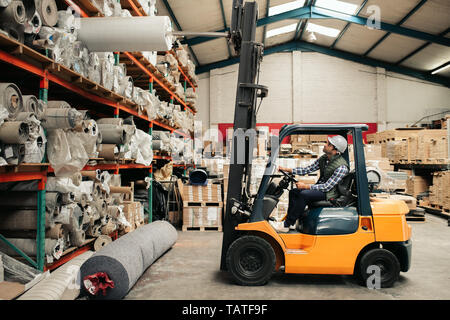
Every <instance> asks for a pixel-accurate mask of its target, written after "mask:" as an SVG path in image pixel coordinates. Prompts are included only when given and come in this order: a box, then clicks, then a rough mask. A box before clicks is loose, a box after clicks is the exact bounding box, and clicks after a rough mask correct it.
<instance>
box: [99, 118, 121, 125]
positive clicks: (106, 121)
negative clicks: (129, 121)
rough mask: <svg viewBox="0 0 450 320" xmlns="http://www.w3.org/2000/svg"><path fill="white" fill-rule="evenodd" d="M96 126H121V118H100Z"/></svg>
mask: <svg viewBox="0 0 450 320" xmlns="http://www.w3.org/2000/svg"><path fill="white" fill-rule="evenodd" d="M97 124H99V125H100V124H102V125H103V124H113V125H116V126H123V119H122V118H101V119H98V120H97Z"/></svg>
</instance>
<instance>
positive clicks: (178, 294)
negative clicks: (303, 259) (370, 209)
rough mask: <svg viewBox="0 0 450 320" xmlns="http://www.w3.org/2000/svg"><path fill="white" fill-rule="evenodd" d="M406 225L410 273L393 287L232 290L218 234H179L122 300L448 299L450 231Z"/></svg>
mask: <svg viewBox="0 0 450 320" xmlns="http://www.w3.org/2000/svg"><path fill="white" fill-rule="evenodd" d="M426 220H427V221H426V222H425V223H423V222H422V223H419V222H411V225H412V228H413V255H412V265H411V269H410V270H409V271H408V272H407V273H401V274H400V279H399V281H398V282H397V283H396V285H395V286H394V287H393V288H388V289H379V290H369V289H367V288H365V287H361V286H359V285H358V284H357V283H356V281H355V280H354V279H353V277H350V276H327V275H325V276H324V275H292V274H283V273H276V274H274V275H273V277H272V278H271V280H270V281H269V283H268V284H267V285H265V286H262V287H257V290H256V289H255V287H243V286H237V285H235V284H234V283H233V282H232V280H231V277H230V276H229V274H228V273H226V272H221V271H219V263H220V254H221V245H222V233H219V232H198V231H188V232H182V231H179V233H178V235H179V238H178V241H177V243H176V244H175V245H174V247H173V248H172V249H171V250H169V251H168V252H167V253H166V254H165V255H163V256H162V257H161V258H160V259H158V261H156V262H155V263H154V264H153V265H152V266H151V267H150V268H148V269H147V271H146V272H145V273H144V274H143V276H142V277H141V278H140V279H139V281H138V282H137V283H136V284H135V286H134V287H133V288H132V290H131V291H130V292H129V294H128V295H127V296H126V297H125V299H140V300H146V299H150V300H196V299H202V300H216V299H220V300H238V299H242V300H246V299H252V300H253V299H262V300H279V299H282V300H308V299H312V300H320V299H327V300H335V299H369V300H374V299H383V300H391V299H425V300H428V299H433V300H434V299H450V227H448V226H447V221H446V220H445V219H442V218H440V217H436V216H432V215H430V214H428V215H427V217H426Z"/></svg>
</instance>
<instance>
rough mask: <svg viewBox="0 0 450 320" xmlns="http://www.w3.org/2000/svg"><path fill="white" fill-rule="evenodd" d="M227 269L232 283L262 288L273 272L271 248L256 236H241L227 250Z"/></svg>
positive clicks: (273, 254)
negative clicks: (231, 277)
mask: <svg viewBox="0 0 450 320" xmlns="http://www.w3.org/2000/svg"><path fill="white" fill-rule="evenodd" d="M226 261H227V268H228V271H230V272H231V275H232V276H233V279H234V281H235V282H236V283H237V284H239V285H242V286H262V285H264V284H266V283H267V281H268V280H269V279H270V277H271V276H272V273H273V272H274V270H275V264H276V257H275V252H274V250H273V248H272V246H271V245H270V244H269V243H268V242H267V241H266V240H264V239H263V238H260V237H257V236H242V237H240V238H238V239H236V240H235V241H234V242H233V243H232V244H231V245H230V247H229V248H228V252H227V259H226Z"/></svg>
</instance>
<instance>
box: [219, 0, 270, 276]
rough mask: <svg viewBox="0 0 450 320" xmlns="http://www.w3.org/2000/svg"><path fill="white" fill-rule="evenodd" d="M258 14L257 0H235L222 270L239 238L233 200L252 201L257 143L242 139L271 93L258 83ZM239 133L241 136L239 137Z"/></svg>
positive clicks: (260, 52)
mask: <svg viewBox="0 0 450 320" xmlns="http://www.w3.org/2000/svg"><path fill="white" fill-rule="evenodd" d="M257 16H258V4H257V2H246V3H245V4H244V3H243V0H234V1H233V12H232V17H231V28H230V42H231V44H232V45H233V46H234V50H235V52H236V53H237V54H238V55H240V62H239V75H238V83H237V92H236V103H235V109H234V127H233V140H232V144H231V159H230V171H229V175H228V196H227V199H226V203H227V206H226V211H225V214H224V221H223V240H222V256H221V262H220V269H221V270H226V254H227V250H228V247H229V246H230V244H231V243H232V242H233V241H234V240H235V239H236V238H237V232H236V231H235V227H236V226H237V225H238V223H239V221H238V217H236V216H238V215H233V214H231V208H232V205H231V203H232V202H233V201H239V202H242V203H247V202H248V200H249V195H248V192H249V187H250V178H251V177H250V175H251V163H252V157H253V151H254V147H255V144H254V143H253V141H250V139H251V138H252V136H251V135H250V136H246V137H245V140H244V141H245V143H244V144H243V145H242V144H240V143H239V141H238V139H240V138H242V135H241V134H242V133H245V132H248V130H249V129H253V130H255V129H256V102H257V98H258V97H259V98H264V97H266V96H267V92H268V90H267V87H265V86H262V85H259V84H258V83H257V80H258V79H257V78H259V77H258V73H259V68H260V64H261V61H262V56H263V48H264V46H263V44H261V43H257V42H255V34H256V21H257ZM254 132H255V131H254ZM239 135H241V136H240V137H238V136H239ZM242 146H244V148H242ZM238 148H239V149H240V150H238ZM241 149H244V150H241ZM242 154H244V157H242Z"/></svg>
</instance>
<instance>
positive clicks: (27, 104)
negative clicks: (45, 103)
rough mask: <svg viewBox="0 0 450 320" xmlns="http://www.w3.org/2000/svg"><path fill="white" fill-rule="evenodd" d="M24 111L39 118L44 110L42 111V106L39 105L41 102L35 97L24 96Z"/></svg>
mask: <svg viewBox="0 0 450 320" xmlns="http://www.w3.org/2000/svg"><path fill="white" fill-rule="evenodd" d="M22 98H23V111H24V112H33V113H34V114H36V116H38V114H39V113H42V112H43V111H44V110H41V109H40V108H41V107H42V105H40V104H39V100H38V99H37V98H36V97H35V96H33V95H29V96H23V97H22Z"/></svg>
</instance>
